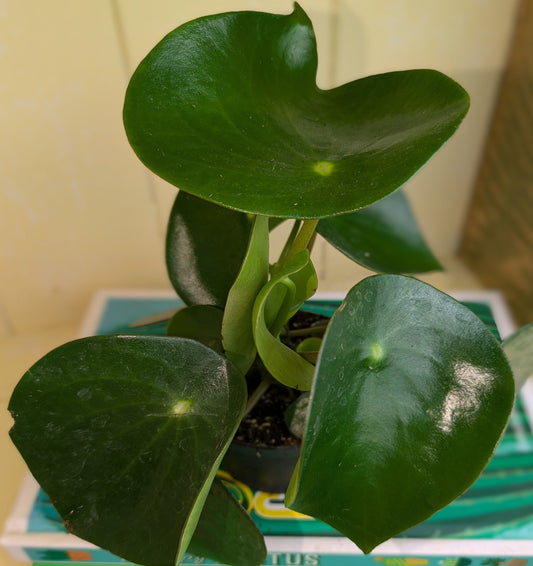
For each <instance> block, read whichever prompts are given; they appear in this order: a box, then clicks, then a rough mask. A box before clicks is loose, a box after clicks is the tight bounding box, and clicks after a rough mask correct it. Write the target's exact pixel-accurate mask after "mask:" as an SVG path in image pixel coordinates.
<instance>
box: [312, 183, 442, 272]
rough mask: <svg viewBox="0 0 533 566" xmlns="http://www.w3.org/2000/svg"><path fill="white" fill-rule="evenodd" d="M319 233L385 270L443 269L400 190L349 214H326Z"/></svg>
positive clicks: (363, 262)
mask: <svg viewBox="0 0 533 566" xmlns="http://www.w3.org/2000/svg"><path fill="white" fill-rule="evenodd" d="M317 231H318V233H319V234H320V235H321V236H323V237H324V238H325V239H326V240H328V242H329V243H330V244H332V245H333V246H335V247H336V248H337V249H338V250H340V251H341V252H343V253H344V254H345V255H347V256H348V257H349V258H350V259H353V260H354V261H356V262H357V263H359V264H360V265H363V266H364V267H366V268H368V269H372V270H374V271H378V272H382V273H423V272H426V271H432V270H434V269H441V266H440V264H439V262H438V261H437V260H436V259H435V256H434V255H433V254H432V252H431V250H430V249H429V248H428V246H427V244H426V242H425V240H424V238H423V236H422V234H421V232H420V230H419V229H418V225H417V222H416V220H415V217H414V216H413V213H412V211H411V207H410V206H409V202H408V200H407V198H406V197H405V195H404V194H403V192H402V191H401V190H399V191H396V192H395V193H393V194H392V195H390V196H388V197H387V198H385V199H383V200H381V201H379V202H376V203H375V204H373V205H372V206H369V207H368V208H365V209H363V210H358V211H357V212H352V213H350V214H342V215H339V216H334V217H332V218H324V219H323V220H321V221H320V222H319V223H318V227H317Z"/></svg>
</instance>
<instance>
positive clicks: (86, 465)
mask: <svg viewBox="0 0 533 566" xmlns="http://www.w3.org/2000/svg"><path fill="white" fill-rule="evenodd" d="M245 402H246V384H245V382H244V378H243V376H242V374H241V373H240V372H239V371H238V370H237V368H235V367H234V366H233V365H232V364H231V363H230V362H228V361H227V360H226V359H225V358H223V357H222V356H220V355H218V354H217V353H216V352H214V351H213V350H211V349H209V348H207V347H206V346H204V345H202V344H199V343H198V342H194V341H192V340H188V339H181V338H168V337H155V336H149V337H148V336H144V337H143V336H97V337H92V338H85V339H82V340H77V341H74V342H70V343H67V344H65V345H64V346H61V347H59V348H57V349H55V350H53V351H52V352H50V353H49V354H47V355H46V356H45V357H44V358H42V359H41V360H40V361H38V362H37V363H36V364H35V365H34V366H33V367H32V368H31V369H30V370H29V371H28V372H27V373H26V374H25V375H24V376H23V378H22V379H21V381H20V382H19V384H18V385H17V387H16V389H15V391H14V393H13V396H12V398H11V401H10V404H9V410H10V411H11V413H12V415H13V417H14V419H15V424H14V426H13V428H12V430H11V437H12V439H13V441H14V443H15V444H16V446H17V448H18V449H19V451H20V452H21V454H22V456H23V457H24V459H25V460H26V462H27V464H28V466H29V468H30V470H31V471H32V473H33V475H34V476H35V478H36V479H37V481H38V482H39V483H40V484H41V486H42V487H43V489H44V490H45V492H46V493H47V494H48V495H49V497H50V500H51V501H52V503H53V504H54V506H55V507H56V508H57V510H58V512H59V514H60V515H61V517H62V518H63V520H64V521H65V525H66V526H67V528H68V530H69V531H71V532H73V533H74V534H76V535H79V536H80V537H82V538H84V539H86V540H88V541H90V542H93V543H94V544H96V545H98V546H101V547H103V548H105V549H108V550H110V551H111V552H113V553H115V554H118V555H119V556H122V557H124V558H126V559H127V560H130V561H132V562H136V563H140V564H145V565H147V566H151V565H154V566H156V565H157V566H161V565H166V564H168V565H169V566H170V565H172V566H174V564H175V563H176V562H179V560H180V557H181V556H182V555H183V552H184V551H185V549H186V548H187V546H188V544H189V541H190V539H191V536H192V534H193V532H194V529H195V527H196V524H197V521H198V518H199V515H200V512H201V509H202V507H203V504H204V501H205V498H206V497H207V494H208V491H209V487H210V485H211V483H212V480H213V477H214V474H215V473H216V470H217V469H218V465H219V463H220V461H221V459H222V456H223V455H224V453H225V451H226V449H227V447H228V445H229V443H230V441H231V439H232V437H233V435H234V433H235V430H236V428H237V426H238V423H239V422H240V419H241V418H242V414H243V411H244V405H245Z"/></svg>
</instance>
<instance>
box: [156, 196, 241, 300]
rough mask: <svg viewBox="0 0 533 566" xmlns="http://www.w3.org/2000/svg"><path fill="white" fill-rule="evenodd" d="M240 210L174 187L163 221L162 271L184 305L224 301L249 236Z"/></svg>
mask: <svg viewBox="0 0 533 566" xmlns="http://www.w3.org/2000/svg"><path fill="white" fill-rule="evenodd" d="M250 230H251V223H250V220H249V218H248V216H247V215H246V214H242V213H240V212H237V211H235V210H230V209H228V208H224V207H220V206H217V205H216V204H213V203H210V202H208V201H205V200H202V199H199V198H197V197H194V196H192V195H189V194H187V193H184V192H182V191H180V192H179V193H178V196H177V197H176V200H175V202H174V206H173V207H172V211H171V213H170V218H169V221H168V229H167V237H166V262H167V271H168V275H169V278H170V281H171V282H172V285H173V286H174V288H175V289H176V291H177V293H178V295H179V296H180V297H181V298H182V299H183V300H184V301H185V302H186V303H187V304H189V305H195V304H201V305H216V306H219V307H223V306H224V305H225V304H226V299H227V296H228V292H229V290H230V288H231V286H232V285H233V282H234V281H235V278H236V277H237V274H238V273H239V270H240V268H241V265H242V262H243V260H244V256H245V254H246V250H247V248H248V241H249V239H250Z"/></svg>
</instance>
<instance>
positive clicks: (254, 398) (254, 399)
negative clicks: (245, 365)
mask: <svg viewBox="0 0 533 566" xmlns="http://www.w3.org/2000/svg"><path fill="white" fill-rule="evenodd" d="M271 385H272V381H270V380H266V379H263V380H262V381H261V383H260V384H259V385H258V386H257V388H256V389H255V391H254V392H253V393H252V394H251V395H250V397H249V398H248V403H247V404H246V409H244V415H243V417H245V416H246V415H248V414H249V413H250V411H251V410H252V409H253V408H254V407H255V406H256V405H257V403H258V401H259V399H261V397H262V396H263V395H264V393H265V392H266V390H267V389H268V388H269V387H270V386H271Z"/></svg>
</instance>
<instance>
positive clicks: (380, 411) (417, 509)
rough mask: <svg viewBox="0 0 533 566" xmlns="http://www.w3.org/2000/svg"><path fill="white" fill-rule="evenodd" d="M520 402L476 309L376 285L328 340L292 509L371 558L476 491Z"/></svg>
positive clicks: (417, 289)
mask: <svg viewBox="0 0 533 566" xmlns="http://www.w3.org/2000/svg"><path fill="white" fill-rule="evenodd" d="M513 402H514V384H513V377H512V374H511V370H510V368H509V364H508V362H507V360H506V358H505V355H504V354H503V351H502V349H501V347H500V345H499V343H498V341H497V340H496V338H495V337H494V336H493V335H492V333H491V332H490V330H489V329H488V328H487V327H486V325H485V324H484V323H483V322H482V321H481V320H480V319H479V318H477V317H476V316H475V315H474V314H473V313H472V312H471V311H470V310H469V309H467V308H466V307H464V306H463V305H461V304H460V303H458V302H456V301H455V300H453V299H452V298H450V297H449V296H448V295H445V294H443V293H441V292H439V291H437V290H436V289H433V288H432V287H430V286H429V285H426V284H424V283H421V282H419V281H417V280H416V279H411V278H408V277H404V276H400V275H378V276H375V277H371V278H368V279H365V280H363V281H362V282H361V283H359V284H358V285H356V286H355V287H354V288H353V289H352V290H351V291H350V293H349V294H348V296H347V298H346V300H345V302H344V303H343V304H342V306H341V307H340V308H339V310H338V312H337V313H336V314H335V315H334V317H333V318H332V320H331V323H330V326H329V328H328V330H327V332H326V335H325V338H324V344H323V347H322V350H321V354H320V357H319V361H318V364H317V369H316V377H315V382H314V386H313V390H312V393H311V404H310V410H309V416H308V421H307V427H306V431H305V435H304V440H303V443H302V453H301V457H300V461H299V465H298V467H297V470H296V472H295V474H294V475H293V478H292V480H291V485H290V486H289V490H288V493H287V497H286V503H288V505H289V506H290V507H291V508H292V509H295V510H296V511H299V512H301V513H305V514H308V515H312V516H313V517H316V518H318V519H321V520H323V521H325V522H326V523H329V524H330V525H332V526H333V527H335V528H336V529H338V530H339V531H340V532H342V533H343V534H344V535H346V536H347V537H349V538H350V539H351V540H353V541H354V542H355V543H356V544H357V545H358V546H359V547H360V548H361V549H362V550H363V551H364V552H370V551H371V550H372V548H374V547H375V546H376V545H377V544H379V543H380V542H382V541H384V540H386V539H388V538H390V537H392V536H394V535H397V534H398V533H400V532H402V531H404V530H406V529H407V528H409V527H411V526H413V525H415V524H417V523H419V522H421V521H423V520H424V519H426V518H428V517H429V516H430V515H432V514H433V513H434V512H435V511H437V510H438V509H440V508H442V507H443V506H445V505H446V504H448V503H449V502H451V501H452V500H453V499H455V498H456V497H457V496H458V495H460V494H461V493H462V492H464V491H465V490H466V489H467V487H469V486H470V485H471V484H472V483H473V481H474V480H475V479H476V478H477V477H478V475H479V474H480V472H481V471H482V469H483V468H484V467H485V465H486V464H487V462H488V460H489V458H490V456H491V455H492V453H493V450H494V447H495V445H496V443H497V441H498V439H499V438H500V435H501V433H502V431H503V429H504V427H505V425H506V423H507V419H508V417H509V414H510V411H511V408H512V406H513ZM339 502H342V503H341V504H340V503H339Z"/></svg>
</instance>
